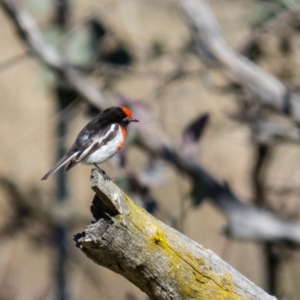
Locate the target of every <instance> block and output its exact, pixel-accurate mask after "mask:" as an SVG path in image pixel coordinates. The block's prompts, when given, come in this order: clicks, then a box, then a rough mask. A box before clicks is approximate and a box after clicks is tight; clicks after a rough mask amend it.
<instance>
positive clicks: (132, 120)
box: [130, 119, 139, 122]
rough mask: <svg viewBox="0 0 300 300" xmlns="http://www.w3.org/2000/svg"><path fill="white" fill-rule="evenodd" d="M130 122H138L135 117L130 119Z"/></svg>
mask: <svg viewBox="0 0 300 300" xmlns="http://www.w3.org/2000/svg"><path fill="white" fill-rule="evenodd" d="M130 122H139V120H137V119H130Z"/></svg>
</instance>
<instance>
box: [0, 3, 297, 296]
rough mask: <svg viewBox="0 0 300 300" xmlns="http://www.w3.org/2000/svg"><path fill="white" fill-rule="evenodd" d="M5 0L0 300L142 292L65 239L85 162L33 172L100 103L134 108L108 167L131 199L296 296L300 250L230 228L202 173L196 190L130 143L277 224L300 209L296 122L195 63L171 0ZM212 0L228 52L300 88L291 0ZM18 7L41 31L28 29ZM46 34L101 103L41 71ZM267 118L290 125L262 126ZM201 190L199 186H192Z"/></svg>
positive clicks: (75, 218) (265, 284)
mask: <svg viewBox="0 0 300 300" xmlns="http://www.w3.org/2000/svg"><path fill="white" fill-rule="evenodd" d="M0 3H1V9H0V41H1V47H0V116H1V117H0V141H1V142H0V299H1V300H14V299H18V300H25V299H26V300H27V299H28V300H33V299H36V300H39V299H45V300H46V299H47V300H50V299H55V300H56V299H60V300H69V299H70V300H71V299H72V300H75V299H102V300H111V299H126V300H135V299H136V300H137V299H147V296H146V295H145V294H144V293H142V292H141V291H140V290H138V289H137V288H136V287H135V286H134V285H132V284H131V283H130V282H128V281H127V280H126V279H124V278H122V277H121V276H119V275H117V274H115V273H112V272H110V271H109V270H107V269H105V268H102V267H100V266H97V265H95V264H94V263H93V262H92V261H91V260H89V259H88V258H86V257H85V255H84V254H83V253H81V251H80V250H79V249H77V248H75V243H74V242H73V239H72V238H73V235H74V234H76V233H78V232H81V231H83V230H84V229H85V226H86V225H88V224H89V223H90V222H91V221H92V215H91V213H90V205H91V201H92V198H93V194H94V193H93V191H92V190H91V189H90V183H89V176H90V171H91V167H89V166H83V165H78V166H76V168H74V169H72V170H71V171H70V172H68V173H65V174H63V173H62V172H61V173H57V174H56V175H55V176H53V177H51V178H50V179H49V180H48V181H43V182H42V181H40V178H41V177H42V176H43V175H44V174H45V173H46V172H47V171H48V170H49V169H50V167H52V165H53V164H54V162H55V161H56V160H58V158H59V157H61V156H62V155H63V153H65V151H66V149H67V148H68V147H69V146H70V145H71V144H72V143H73V141H74V138H75V137H76V135H77V134H78V132H79V131H80V130H81V129H82V127H83V126H84V125H85V124H86V123H87V122H88V121H89V120H91V118H93V117H94V116H95V115H96V114H97V113H98V112H99V109H101V108H104V106H105V104H104V103H106V104H107V106H110V105H125V106H128V107H131V108H132V110H133V113H134V117H135V118H137V119H139V120H140V123H138V124H132V125H130V126H129V133H128V138H127V143H126V146H125V149H124V151H122V152H121V153H120V154H119V155H116V156H115V157H114V158H113V159H111V160H110V161H109V162H107V163H105V164H103V165H102V167H103V169H104V170H105V171H106V172H107V173H108V174H109V176H110V177H111V178H114V180H115V182H116V183H117V184H118V185H119V186H120V187H121V188H122V189H123V190H125V191H126V192H127V193H128V194H129V195H130V196H131V197H132V199H133V200H135V201H136V203H137V204H138V205H140V206H143V207H145V209H147V210H148V211H149V212H150V213H152V214H154V215H155V216H156V217H157V218H159V219H160V220H162V221H163V222H165V223H167V224H169V225H170V226H173V227H175V228H176V229H178V230H180V231H182V232H183V233H184V234H186V235H187V236H189V237H190V238H192V239H193V240H195V241H197V242H198V243H200V244H202V245H203V246H205V247H207V248H209V249H211V250H212V251H214V252H215V253H217V254H218V255H219V256H220V257H221V258H222V259H224V260H225V261H226V262H228V263H229V264H230V265H232V266H233V267H234V268H236V269H237V270H238V271H240V272H241V273H242V274H243V275H245V276H246V277H247V278H249V279H250V280H251V281H253V282H254V283H255V284H257V285H259V286H260V287H262V288H263V289H265V290H267V291H269V292H270V293H272V294H276V295H277V296H278V297H279V298H280V299H300V296H299V295H300V286H299V280H300V256H299V252H298V249H297V245H295V244H293V243H284V242H282V241H279V242H278V243H276V242H274V243H270V242H268V243H266V242H264V241H260V242H256V241H250V240H247V239H244V240H242V241H241V240H237V239H234V238H232V237H230V236H228V235H226V234H225V233H224V230H222V228H224V226H225V225H226V223H227V219H226V214H225V213H224V211H222V210H219V209H217V207H216V205H215V204H214V203H213V201H211V199H210V197H207V196H209V195H210V193H206V192H205V191H206V188H207V187H206V186H205V184H204V185H203V186H195V184H194V183H193V181H192V180H191V178H190V177H189V176H188V175H187V174H185V173H184V172H182V170H179V169H178V168H176V167H174V164H172V163H171V162H169V161H168V160H166V159H161V157H160V155H159V153H158V154H156V155H155V154H153V153H149V152H147V151H145V150H144V149H143V147H139V146H138V145H137V140H136V135H137V133H136V132H137V131H139V132H140V133H143V132H145V133H147V134H148V133H151V136H152V138H154V141H156V139H157V140H159V141H160V142H163V143H165V144H166V145H168V146H169V147H170V148H171V149H174V151H177V152H178V153H180V154H181V155H182V156H183V157H185V158H187V159H190V160H191V161H192V162H193V164H195V165H196V164H197V165H199V166H201V168H203V170H205V172H207V174H210V176H211V177H212V178H213V179H214V180H215V181H216V182H219V183H220V184H221V185H222V186H223V187H224V188H229V187H230V190H231V192H232V193H233V194H234V195H235V197H236V198H238V199H240V200H241V201H242V202H244V203H247V204H251V205H255V206H257V207H261V208H262V209H265V210H267V211H270V212H272V213H273V214H276V215H277V216H278V218H281V219H284V220H290V221H297V220H298V219H299V217H300V214H299V212H300V201H299V200H300V199H299V193H300V186H299V179H300V168H299V167H300V159H299V158H300V148H299V144H298V142H299V133H298V132H299V130H298V127H297V126H298V123H295V122H293V120H291V118H289V117H287V116H285V115H284V114H282V113H280V112H276V111H274V109H270V108H269V107H263V106H261V105H259V104H258V103H257V101H251V100H252V99H251V97H249V94H248V93H247V91H245V90H244V89H243V87H242V86H240V85H238V84H236V83H234V82H233V81H232V80H231V78H230V77H228V76H227V75H226V74H225V73H224V72H223V71H222V70H220V69H215V68H211V66H210V65H209V64H207V63H205V62H204V61H202V60H201V58H199V56H198V55H197V54H196V51H195V43H194V39H193V36H192V33H191V29H190V27H189V26H188V24H187V20H186V17H185V16H184V15H183V14H182V11H181V9H180V5H179V2H177V1H171V0H165V1H161V0H159V1H158V0H153V1H146V0H128V1H118V0H102V1H95V0H85V1H83V0H72V1H71V0H43V1H40V0H23V1H10V0H1V1H0ZM10 5H12V6H10ZM208 5H209V8H210V10H211V12H212V14H213V15H214V17H215V18H216V20H217V21H218V23H219V26H220V31H221V35H222V36H223V38H224V39H225V40H226V42H227V43H228V45H229V47H231V48H232V49H234V50H235V51H236V52H240V53H242V54H243V55H245V56H247V57H248V58H249V59H251V60H253V61H254V62H255V63H256V64H257V65H258V66H259V67H261V68H262V69H264V70H266V71H267V72H269V73H270V74H272V76H274V77H276V78H278V79H279V80H281V81H282V82H283V83H284V84H285V85H286V86H288V87H289V88H291V89H292V90H293V91H295V92H298V90H299V88H300V85H299V79H300V72H299V66H300V59H299V57H300V55H299V54H300V35H299V29H300V18H298V15H299V12H300V8H299V5H300V1H297V0H276V1H267V0H242V1H237V0H226V1H217V0H210V1H209V2H208ZM18 12H19V13H21V14H24V13H25V15H26V18H27V19H26V20H27V21H28V20H29V24H31V25H32V27H30V31H29V32H30V33H32V34H34V35H35V36H36V37H37V39H36V40H34V39H33V40H32V39H31V38H30V35H28V34H26V30H25V31H24V30H23V29H22V23H21V24H20V19H19V18H18ZM291 20H292V21H291ZM25 23H26V22H25ZM35 26H37V27H36V28H35ZM39 39H41V40H42V41H44V42H46V45H47V46H50V47H54V48H55V49H57V51H58V53H59V55H60V57H61V58H62V59H63V61H64V62H65V64H62V65H63V67H66V68H71V67H70V65H72V66H73V67H74V68H76V70H78V71H79V72H80V73H81V75H82V77H83V78H85V79H86V80H87V81H88V82H89V83H90V84H91V85H92V86H94V87H95V88H97V89H98V90H99V91H101V92H102V93H103V95H104V97H105V99H106V100H105V101H106V102H105V101H103V103H100V102H99V105H97V104H95V103H94V105H93V104H92V102H91V101H90V99H86V98H88V97H83V95H82V94H81V93H80V92H78V90H76V88H75V89H74V86H73V85H72V84H70V82H68V80H66V77H67V76H66V74H65V73H63V72H60V71H58V70H57V69H56V70H55V69H54V68H51V67H49V63H48V66H47V63H45V59H44V58H43V57H41V56H40V55H39V53H37V51H36V49H34V47H32V45H30V43H31V42H32V43H33V44H35V43H37V44H38V40H39ZM253 41H254V42H253ZM40 49H41V51H44V49H43V48H40ZM66 62H69V64H70V65H69V64H67V63H66ZM58 69H59V68H58ZM72 70H73V69H72ZM270 124H271V125H270ZM268 126H271V128H274V126H275V128H277V127H276V126H278V128H280V129H282V128H284V129H285V131H284V132H283V131H280V133H281V134H280V135H278V134H277V133H278V131H277V130H275V133H274V132H273V131H272V132H273V134H269V131H268V129H269V128H270V127H268ZM272 126H273V127H272ZM282 132H283V133H282ZM293 133H295V134H293ZM197 189H202V190H203V191H204V192H203V193H202V196H203V197H200V198H199V197H195V190H197ZM211 193H212V192H211Z"/></svg>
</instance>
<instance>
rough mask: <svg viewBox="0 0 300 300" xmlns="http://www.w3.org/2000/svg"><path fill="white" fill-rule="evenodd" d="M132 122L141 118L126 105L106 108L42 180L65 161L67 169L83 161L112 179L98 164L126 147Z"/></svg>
mask: <svg viewBox="0 0 300 300" xmlns="http://www.w3.org/2000/svg"><path fill="white" fill-rule="evenodd" d="M131 122H139V121H138V120H136V119H133V118H132V113H131V111H130V110H129V109H128V108H126V107H123V106H122V107H110V108H107V109H105V110H104V111H102V112H101V113H100V114H99V115H98V116H97V117H96V118H94V119H93V120H92V121H90V122H89V123H88V124H87V125H86V126H85V127H84V128H83V129H82V130H81V132H80V133H79V134H78V136H77V138H76V140H75V142H74V144H73V145H72V147H71V148H70V150H69V151H68V152H67V153H66V154H65V155H64V156H63V157H62V158H61V159H60V160H59V161H58V162H57V164H56V165H55V166H54V167H53V168H52V169H51V170H50V171H49V172H48V173H47V174H45V175H44V177H43V178H42V179H41V180H46V179H48V177H49V176H51V175H52V174H53V173H55V172H56V171H57V170H58V169H60V168H61V167H62V166H64V165H65V164H68V165H67V167H66V169H65V172H66V171H69V170H70V169H71V168H73V167H74V166H75V165H77V164H78V163H79V162H81V163H83V164H88V165H91V164H93V165H94V166H95V167H96V168H97V169H99V170H100V171H101V173H102V174H103V175H104V176H105V178H106V179H109V177H108V176H107V175H106V174H105V172H104V171H103V170H102V169H101V168H100V167H99V166H98V165H97V164H100V163H102V162H104V161H106V160H107V159H109V158H111V157H112V156H113V155H115V154H116V153H117V152H118V150H120V149H121V148H122V147H123V145H124V141H125V137H126V127H127V125H128V124H129V123H131Z"/></svg>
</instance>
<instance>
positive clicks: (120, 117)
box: [103, 106, 139, 127]
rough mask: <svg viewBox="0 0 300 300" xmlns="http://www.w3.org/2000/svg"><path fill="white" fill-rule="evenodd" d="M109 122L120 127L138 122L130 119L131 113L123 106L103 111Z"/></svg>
mask: <svg viewBox="0 0 300 300" xmlns="http://www.w3.org/2000/svg"><path fill="white" fill-rule="evenodd" d="M103 114H105V115H106V116H107V117H108V118H109V119H111V121H113V122H114V123H118V124H120V125H122V126H125V127H126V126H127V125H128V124H129V123H130V122H139V120H136V119H133V118H132V113H131V111H130V109H129V108H127V107H124V106H114V107H110V108H107V109H105V110H104V111H103Z"/></svg>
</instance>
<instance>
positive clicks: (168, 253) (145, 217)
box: [75, 170, 275, 300]
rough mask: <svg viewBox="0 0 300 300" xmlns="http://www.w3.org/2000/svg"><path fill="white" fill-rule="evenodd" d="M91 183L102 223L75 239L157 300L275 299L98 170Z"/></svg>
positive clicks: (95, 258)
mask: <svg viewBox="0 0 300 300" xmlns="http://www.w3.org/2000/svg"><path fill="white" fill-rule="evenodd" d="M91 183H92V188H93V190H94V191H95V192H96V196H95V198H94V200H93V205H92V207H91V211H92V213H93V215H94V217H95V218H96V220H97V222H96V223H94V224H92V225H89V226H88V227H87V229H86V230H85V232H84V233H82V234H77V235H76V236H75V241H76V243H77V246H78V247H79V248H80V249H81V250H82V251H83V252H84V253H85V254H86V255H87V256H88V257H89V258H90V259H92V260H93V261H94V262H95V263H97V264H99V265H101V266H104V267H106V268H109V269H111V270H112V271H114V272H116V273H119V274H121V275H123V276H124V277H126V278H127V279H128V280H130V281H131V282H132V283H134V284H135V285H136V286H137V287H139V288H140V289H141V290H142V291H144V292H145V293H147V294H148V295H149V297H150V298H151V299H210V300H211V299H227V300H229V299H273V300H274V299H275V298H274V297H272V296H270V295H268V294H266V293H265V292H264V291H263V290H262V289H260V288H259V287H257V286H256V285H255V284H253V283H252V282H250V281H249V280H248V279H246V278H245V277H244V276H243V275H241V274H240V273H239V272H237V271H236V270H235V269H233V268H232V267H231V266H230V265H228V264H227V263H226V262H224V261H223V260H222V259H221V258H220V257H218V256H217V255H216V254H214V253H213V252H212V251H210V250H208V249H205V248H204V247H202V246H201V245H199V244H197V243H196V242H194V241H192V240H191V239H189V238H188V237H186V236H184V235H183V234H181V233H180V232H178V231H176V230H174V229H173V228H171V227H169V226H167V225H165V224H164V223H162V222H160V221H158V220H157V219H155V218H154V217H153V216H152V215H150V214H149V213H147V212H146V211H145V210H144V209H142V208H140V207H138V206H137V205H135V204H134V203H133V202H132V200H130V199H129V198H128V196H126V195H125V194H124V193H123V192H122V191H121V190H120V189H119V188H118V187H117V186H116V185H115V184H114V183H113V182H107V181H105V180H104V179H103V178H102V176H101V174H100V173H99V172H98V171H97V170H93V171H92V178H91Z"/></svg>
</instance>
